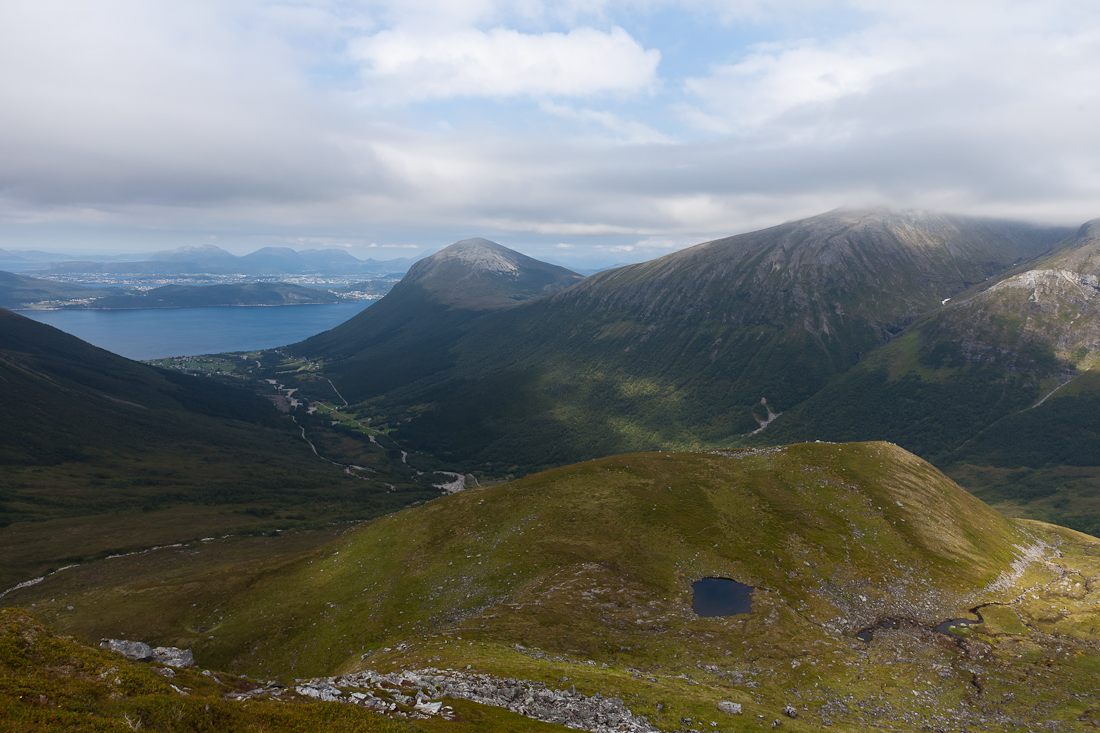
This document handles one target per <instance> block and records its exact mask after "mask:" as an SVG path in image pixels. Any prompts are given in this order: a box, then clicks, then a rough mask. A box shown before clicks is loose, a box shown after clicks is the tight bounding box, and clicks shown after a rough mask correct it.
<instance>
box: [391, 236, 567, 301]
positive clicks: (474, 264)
mask: <svg viewBox="0 0 1100 733" xmlns="http://www.w3.org/2000/svg"><path fill="white" fill-rule="evenodd" d="M580 280H581V276H580V275H578V274H576V273H575V272H571V271H570V270H567V269H565V268H564V267H558V266H557V265H551V264H549V263H546V262H542V261H540V260H536V259H534V258H532V257H528V256H527V255H525V254H521V253H519V252H516V251H515V250H512V249H508V248H507V247H504V246H501V245H499V244H497V243H496V242H490V241H489V240H488V239H481V238H480V237H478V238H474V239H463V240H461V241H459V242H455V243H454V244H452V245H450V246H449V247H446V248H445V249H442V250H440V251H439V252H436V253H435V254H433V255H431V256H429V257H425V258H424V259H422V260H420V261H419V262H417V263H416V264H414V265H413V266H412V267H411V268H409V272H408V273H407V274H406V275H405V278H404V279H403V280H402V281H401V283H399V284H398V287H397V288H395V290H398V292H400V291H401V290H402V289H403V286H408V285H412V284H416V285H419V286H421V287H422V288H424V289H425V290H427V291H428V292H429V293H430V294H431V296H432V297H433V298H434V299H435V300H436V301H438V302H441V303H446V304H448V305H452V306H458V307H461V308H467V309H472V310H484V309H487V308H500V307H504V306H509V305H515V304H516V303H519V302H522V301H525V300H530V299H532V298H537V297H540V296H543V295H550V294H552V293H556V292H558V291H559V290H562V289H564V288H567V287H569V286H570V285H572V284H574V283H576V282H578V281H580Z"/></svg>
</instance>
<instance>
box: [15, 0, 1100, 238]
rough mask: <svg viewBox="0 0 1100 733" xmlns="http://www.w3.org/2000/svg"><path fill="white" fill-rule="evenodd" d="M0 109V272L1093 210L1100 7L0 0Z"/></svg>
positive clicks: (1060, 216)
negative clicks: (26, 248)
mask: <svg viewBox="0 0 1100 733" xmlns="http://www.w3.org/2000/svg"><path fill="white" fill-rule="evenodd" d="M780 5H781V6H782V7H780ZM792 8H793V10H792ZM670 14H675V18H676V20H677V22H676V23H669V22H667V21H668V19H669V17H671V16H670ZM0 99H3V100H4V114H3V115H0V247H5V248H7V247H9V246H15V244H14V239H15V238H18V237H23V236H24V235H26V236H28V237H30V236H32V234H33V236H35V237H38V241H36V242H35V243H34V246H37V247H41V246H44V245H43V243H44V242H47V241H56V246H58V247H72V246H76V245H78V244H79V241H80V240H81V238H84V239H86V240H88V241H93V240H94V241H96V242H102V241H112V240H115V239H117V240H118V241H126V242H136V243H138V244H135V245H134V246H135V247H138V246H140V247H146V243H148V242H152V241H155V240H156V239H157V238H158V237H160V238H171V237H179V236H183V234H181V233H188V232H191V233H193V234H194V236H195V237H206V236H213V235H216V236H218V241H219V242H220V243H222V242H233V241H251V239H249V238H255V239H257V240H259V239H263V240H264V241H273V242H275V241H277V242H285V241H288V240H294V239H296V238H299V237H304V238H306V240H307V241H316V242H322V241H323V242H362V243H364V244H363V245H356V246H357V247H358V246H366V245H365V243H368V242H372V241H373V242H376V243H379V242H383V241H391V242H406V243H408V244H405V245H401V247H404V248H406V249H414V248H417V247H419V248H420V251H430V250H431V248H432V247H433V246H438V245H439V244H441V243H446V242H451V241H454V240H455V239H457V238H460V237H459V235H460V234H461V236H475V235H482V236H487V237H489V238H491V239H492V238H494V237H496V236H501V237H508V238H510V239H516V238H522V239H524V240H525V241H533V242H541V243H542V244H541V246H545V247H546V248H547V251H550V250H551V248H554V249H557V250H561V249H564V248H556V247H555V246H554V245H555V244H556V243H560V242H561V241H562V240H563V239H565V240H567V241H569V242H570V243H574V244H575V246H576V250H574V251H571V252H570V253H569V254H570V257H574V256H576V257H582V256H583V251H584V250H586V249H589V248H591V247H592V246H593V245H595V244H599V245H602V246H604V247H633V248H634V249H633V250H630V251H632V252H633V253H634V254H636V255H638V256H641V253H648V252H663V251H667V249H668V248H670V247H672V248H674V247H676V246H679V245H687V244H691V243H695V242H698V241H703V240H704V239H709V238H714V237H717V236H723V235H728V234H732V233H736V232H739V231H745V230H748V229H752V228H757V227H762V226H767V225H771V224H775V223H777V222H779V221H782V220H785V219H791V218H797V217H801V216H805V215H812V214H815V213H819V212H820V211H823V210H826V209H829V208H833V207H835V206H840V205H861V204H866V203H873V204H880V203H885V204H892V205H898V206H918V207H926V208H933V209H946V210H951V211H959V212H962V213H976V214H988V215H1008V216H1016V217H1025V218H1028V217H1030V218H1039V219H1046V220H1056V221H1060V222H1064V223H1072V222H1074V221H1082V220H1084V219H1088V218H1093V217H1095V216H1097V215H1100V204H1098V203H1097V202H1100V137H1098V136H1097V135H1096V132H1095V131H1096V130H1097V129H1100V6H1096V5H1095V4H1090V3H1080V2H1072V1H1070V0H1065V1H1064V2H1059V0H1050V1H1049V2H1043V3H1039V2H1020V1H1017V0H1003V1H1000V0H975V2H972V3H958V2H954V3H947V2H940V1H939V0H921V1H920V2H917V0H892V2H889V3H881V2H871V0H835V1H830V0H799V1H798V2H792V3H783V4H776V3H766V2H763V0H739V1H737V2H729V3H727V2H720V1H719V0H687V1H686V2H684V3H677V4H673V3H671V1H670V0H651V1H647V2H646V3H641V4H637V3H624V2H619V1H618V0H606V1H605V2H600V3H596V4H586V3H580V2H579V0H571V2H568V3H554V4H549V3H545V2H542V1H541V0H516V1H515V2H512V1H508V0H438V1H436V0H408V1H407V2H403V3H398V2H396V1H395V0H364V1H363V2H356V3H343V2H337V1H336V0H331V1H330V0H278V1H277V2H276V1H275V0H217V1H216V0H192V1H191V2H188V3H176V4H163V3H147V2H141V1H140V0H98V1H97V2H96V3H91V4H90V3H87V2H84V1H83V0H35V1H34V2H31V1H30V0H13V1H12V2H7V3H0ZM36 232H37V234H34V233H36ZM520 234H522V235H523V236H522V237H519V236H518V235H520ZM54 235H57V236H54ZM62 235H63V238H59V237H61V236H62ZM180 243H184V242H173V244H172V246H175V245H176V244H180ZM112 246H113V245H112ZM378 246H379V247H381V246H383V245H381V244H379V245H378ZM392 247H394V248H397V247H399V246H397V245H393V246H392ZM620 251H627V250H620ZM395 256H396V255H395Z"/></svg>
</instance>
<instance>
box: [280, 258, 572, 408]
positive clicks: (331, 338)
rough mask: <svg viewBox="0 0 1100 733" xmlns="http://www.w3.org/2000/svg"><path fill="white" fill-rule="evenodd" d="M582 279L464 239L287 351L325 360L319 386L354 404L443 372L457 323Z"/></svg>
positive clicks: (457, 334)
mask: <svg viewBox="0 0 1100 733" xmlns="http://www.w3.org/2000/svg"><path fill="white" fill-rule="evenodd" d="M581 279H582V278H581V276H580V275H577V274H576V273H574V272H571V271H569V270H566V269H565V268H564V267H558V266H557V265H549V264H547V263H545V262H540V261H538V260H535V259H532V258H531V257H527V256H526V255H523V254H520V253H519V252H515V251H513V250H510V249H508V248H507V247H502V246H501V245H499V244H496V243H495V242H490V241H488V240H486V239H466V240H462V241H460V242H455V243H454V244H452V245H450V246H449V247H446V248H444V249H442V250H440V251H439V252H436V253H435V254H433V255H431V256H429V257H425V258H424V259H422V260H419V261H418V262H416V263H415V264H413V266H412V267H410V268H409V271H408V273H406V274H405V277H404V278H402V279H401V281H400V282H399V283H397V284H396V285H394V286H393V288H392V289H391V290H390V291H389V293H387V294H386V296H385V297H383V298H382V299H381V300H379V301H378V302H377V303H375V304H374V305H372V306H371V307H370V308H368V309H367V310H365V311H363V312H362V313H360V314H358V315H356V316H354V317H353V318H351V319H349V320H348V321H347V322H345V323H342V324H340V325H339V326H337V327H336V328H334V329H331V330H329V331H326V332H324V333H321V334H318V335H317V336H313V337H312V338H309V339H307V340H305V341H303V342H302V343H300V344H295V345H294V346H291V347H290V350H291V351H292V352H295V353H301V354H310V355H317V356H321V355H324V356H323V358H325V359H326V361H327V362H328V363H327V364H326V366H325V375H326V379H327V378H332V379H334V380H338V381H339V382H340V384H341V390H343V389H347V390H348V392H349V393H350V394H351V395H354V398H353V399H357V400H358V399H362V397H363V396H364V395H365V394H368V393H378V392H380V391H381V392H384V391H385V390H388V389H390V388H395V387H398V386H401V385H403V384H407V383H408V382H410V381H414V380H416V379H417V378H421V377H429V376H431V375H433V374H436V373H438V372H440V371H443V370H445V369H446V368H447V367H448V366H450V365H451V356H450V354H449V353H448V349H449V348H450V345H451V344H453V343H454V342H455V341H456V340H457V339H459V338H460V337H461V335H462V333H463V327H464V324H467V323H469V322H471V321H473V320H476V319H478V318H479V317H480V316H482V315H483V314H485V313H489V312H494V311H499V310H504V309H508V308H509V307H511V306H515V305H517V304H519V303H523V302H525V301H528V300H532V299H536V298H538V297H540V296H545V295H549V294H552V293H555V292H558V291H560V290H562V289H564V288H567V287H569V286H571V285H573V284H575V283H577V282H579V281H580V280H581ZM368 311H373V313H371V315H369V316H368V315H367V313H368Z"/></svg>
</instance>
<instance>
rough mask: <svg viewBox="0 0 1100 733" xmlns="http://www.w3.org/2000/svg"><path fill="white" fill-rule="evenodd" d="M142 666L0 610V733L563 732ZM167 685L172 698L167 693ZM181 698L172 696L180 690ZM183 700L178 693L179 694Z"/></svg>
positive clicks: (512, 720)
mask: <svg viewBox="0 0 1100 733" xmlns="http://www.w3.org/2000/svg"><path fill="white" fill-rule="evenodd" d="M164 670H165V668H164V667H162V666H161V665H158V664H141V663H137V662H132V661H130V660H127V659H125V658H123V657H121V656H120V655H117V654H112V653H109V652H106V651H102V650H99V649H93V648H89V646H87V645H85V644H83V643H81V642H80V641H78V640H76V639H73V638H71V637H67V636H63V635H60V634H57V633H55V632H53V631H51V630H49V629H48V628H46V627H45V626H43V624H41V623H40V622H39V621H38V620H37V619H36V618H34V617H33V616H31V615H30V614H28V613H26V612H23V611H18V610H15V609H3V610H0V725H3V726H4V728H5V729H6V730H12V731H15V730H19V731H36V733H54V732H57V731H76V730H79V731H101V732H103V733H108V732H110V733H114V732H116V731H117V732H118V733H130V732H131V731H134V730H147V731H164V732H165V733H192V732H193V733H202V732H210V733H213V732H215V731H216V732H217V733H236V732H237V731H240V732H241V733H244V732H245V731H247V732H248V733H264V732H266V731H271V732H272V733H275V732H276V731H277V732H278V733H315V732H316V731H321V730H324V731H333V732H339V733H405V732H406V731H408V732H410V733H413V732H415V731H423V730H424V729H425V728H426V729H428V730H431V731H440V733H447V732H453V733H472V732H473V731H479V730H489V729H491V730H494V731H499V732H500V733H553V732H554V731H564V730H566V729H564V728H562V727H560V726H555V725H548V724H545V723H538V722H535V721H530V720H527V719H525V718H523V717H521V716H518V715H514V714H511V713H507V712H504V711H499V710H495V709H493V708H486V707H484V706H480V705H476V704H474V703H465V704H456V705H455V708H456V709H457V712H458V719H457V720H455V721H445V720H439V719H436V720H432V721H426V722H424V724H423V725H424V728H421V727H420V726H417V725H414V724H411V723H409V722H406V721H402V720H397V719H394V718H393V717H382V716H379V715H377V714H376V713H374V712H371V711H368V710H364V709H362V708H357V707H355V706H352V705H338V704H329V703H320V702H316V701H313V700H309V699H308V698H302V697H298V696H295V695H287V696H285V697H284V698H283V699H281V700H279V701H274V700H267V699H262V698H261V699H253V700H249V701H246V702H240V701H236V700H227V699H225V697H224V695H225V694H226V693H227V692H237V691H243V690H251V689H254V688H255V687H256V686H257V685H256V682H255V681H254V680H249V679H247V678H242V677H238V676H236V675H232V674H226V673H224V672H218V673H217V674H216V675H214V676H207V675H203V674H201V673H200V672H199V671H198V670H195V669H190V670H168V671H169V672H171V677H170V678H168V679H166V678H165V676H163V675H161V674H159V673H158V671H164ZM172 685H174V686H175V688H176V689H173V687H172ZM177 690H179V691H177ZM180 691H182V692H183V694H181V692H180Z"/></svg>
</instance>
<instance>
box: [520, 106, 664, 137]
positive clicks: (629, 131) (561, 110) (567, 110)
mask: <svg viewBox="0 0 1100 733" xmlns="http://www.w3.org/2000/svg"><path fill="white" fill-rule="evenodd" d="M539 107H540V108H541V109H542V110H543V111H544V112H547V113H549V114H551V115H554V116H555V117H560V118H562V119H566V120H570V121H574V122H581V123H584V124H586V125H589V124H591V125H598V126H599V127H602V128H603V129H605V130H607V131H608V132H610V133H611V134H612V136H613V137H614V138H615V139H618V140H621V141H622V142H624V143H631V144H645V143H658V144H662V145H668V144H672V143H673V142H675V141H674V140H673V139H672V138H671V137H669V136H668V135H664V134H662V133H660V132H658V131H656V130H654V129H653V128H652V127H649V126H648V125H645V124H642V123H641V122H638V121H636V120H629V119H624V118H623V117H622V116H620V115H617V114H614V113H613V112H605V111H599V110H594V109H575V108H574V107H571V106H569V105H566V104H556V103H554V102H550V101H544V102H542V103H541V104H540V105H539Z"/></svg>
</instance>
